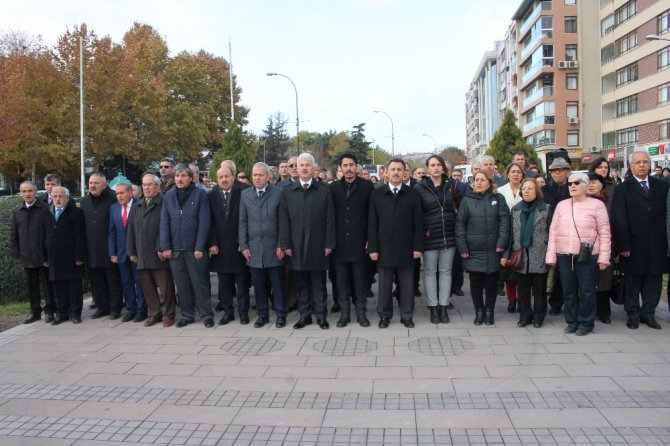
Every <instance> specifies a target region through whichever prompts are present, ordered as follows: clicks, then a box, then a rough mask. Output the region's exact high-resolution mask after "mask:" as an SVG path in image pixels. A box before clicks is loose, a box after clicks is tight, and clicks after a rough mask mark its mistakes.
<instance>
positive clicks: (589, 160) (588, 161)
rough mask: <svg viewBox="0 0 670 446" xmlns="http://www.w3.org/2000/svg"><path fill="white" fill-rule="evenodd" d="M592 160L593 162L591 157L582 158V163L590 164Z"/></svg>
mask: <svg viewBox="0 0 670 446" xmlns="http://www.w3.org/2000/svg"><path fill="white" fill-rule="evenodd" d="M592 160H593V157H592V156H591V155H584V156H582V163H590V162H591V161H592Z"/></svg>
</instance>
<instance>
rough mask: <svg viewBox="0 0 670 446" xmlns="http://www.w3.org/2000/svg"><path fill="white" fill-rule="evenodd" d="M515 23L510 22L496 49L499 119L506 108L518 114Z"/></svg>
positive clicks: (503, 114)
mask: <svg viewBox="0 0 670 446" xmlns="http://www.w3.org/2000/svg"><path fill="white" fill-rule="evenodd" d="M516 44H517V41H516V23H515V22H512V23H510V26H509V28H508V29H507V32H506V33H505V38H504V39H503V40H502V44H501V45H500V48H499V49H498V98H499V106H498V109H499V110H500V119H501V120H502V117H503V116H505V112H507V110H511V111H512V112H513V113H514V115H515V116H518V115H519V97H518V96H519V91H518V88H517V82H518V77H517V66H516Z"/></svg>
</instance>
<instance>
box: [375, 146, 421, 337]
mask: <svg viewBox="0 0 670 446" xmlns="http://www.w3.org/2000/svg"><path fill="white" fill-rule="evenodd" d="M404 169H405V161H403V160H402V159H400V158H393V159H392V160H391V161H389V162H388V165H387V172H388V180H389V182H388V184H387V185H386V186H384V187H382V188H379V189H375V191H374V192H373V194H372V198H371V200H370V214H369V217H368V251H369V253H370V258H371V259H372V260H373V261H377V271H378V272H379V297H378V301H377V302H378V303H377V313H379V318H380V320H379V327H380V328H387V327H388V326H389V321H390V320H391V318H392V317H393V301H392V298H391V294H392V286H393V274H394V272H397V274H398V288H399V296H398V297H399V304H400V321H401V322H402V323H403V324H404V325H405V327H408V328H411V327H414V322H413V321H412V318H413V316H414V293H413V292H412V291H413V290H412V288H413V282H414V280H413V278H414V277H413V276H414V274H413V272H414V261H415V260H416V259H419V258H420V257H421V252H422V251H423V212H422V209H421V199H420V198H419V195H418V194H417V193H416V191H414V190H413V189H412V188H410V187H408V186H407V185H405V184H403V183H402V175H403V171H404Z"/></svg>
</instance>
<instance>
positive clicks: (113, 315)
mask: <svg viewBox="0 0 670 446" xmlns="http://www.w3.org/2000/svg"><path fill="white" fill-rule="evenodd" d="M120 317H121V313H116V312H113V313H109V318H110V319H111V320H113V321H114V320H116V319H119V318H120Z"/></svg>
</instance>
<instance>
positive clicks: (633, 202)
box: [611, 150, 668, 329]
mask: <svg viewBox="0 0 670 446" xmlns="http://www.w3.org/2000/svg"><path fill="white" fill-rule="evenodd" d="M629 164H630V171H631V175H630V177H628V179H626V180H625V181H624V182H623V183H621V184H619V185H617V186H616V187H615V189H614V197H612V208H611V209H612V210H611V213H612V235H613V238H614V242H613V243H614V246H615V247H616V249H617V251H618V253H619V258H620V262H621V269H622V270H623V273H624V281H625V290H626V300H625V302H624V308H625V309H626V313H628V321H627V322H626V325H627V326H628V328H631V329H636V328H638V327H639V323H640V322H642V323H644V324H647V325H648V326H649V327H651V328H654V329H660V328H661V326H660V324H659V323H658V322H657V321H656V317H655V316H654V314H655V312H656V307H657V306H658V302H659V299H660V297H661V288H662V287H663V274H664V273H667V272H668V243H667V233H666V217H667V215H666V214H667V198H668V183H666V182H665V181H663V180H661V179H658V178H653V177H651V176H650V175H649V172H650V170H651V159H650V157H649V153H648V152H646V151H642V150H640V151H635V152H633V153H632V154H631V157H630V161H629ZM640 298H641V299H642V305H640Z"/></svg>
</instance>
